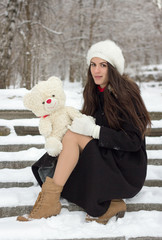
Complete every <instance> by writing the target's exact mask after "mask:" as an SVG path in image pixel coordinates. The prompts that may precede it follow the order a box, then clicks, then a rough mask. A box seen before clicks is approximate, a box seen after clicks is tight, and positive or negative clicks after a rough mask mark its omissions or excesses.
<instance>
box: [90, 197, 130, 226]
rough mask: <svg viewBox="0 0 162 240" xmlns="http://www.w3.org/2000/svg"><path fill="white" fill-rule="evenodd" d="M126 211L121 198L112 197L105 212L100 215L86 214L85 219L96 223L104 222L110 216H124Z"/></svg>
mask: <svg viewBox="0 0 162 240" xmlns="http://www.w3.org/2000/svg"><path fill="white" fill-rule="evenodd" d="M125 211H126V204H125V202H124V201H123V200H122V199H113V200H112V201H111V203H110V206H109V208H108V210H107V211H106V213H105V214H103V215H102V216H101V217H91V216H89V215H87V216H86V221H87V222H91V221H96V222H98V223H102V224H106V223H107V222H108V221H109V219H110V218H112V217H114V216H116V220H117V219H118V218H122V217H124V214H125Z"/></svg>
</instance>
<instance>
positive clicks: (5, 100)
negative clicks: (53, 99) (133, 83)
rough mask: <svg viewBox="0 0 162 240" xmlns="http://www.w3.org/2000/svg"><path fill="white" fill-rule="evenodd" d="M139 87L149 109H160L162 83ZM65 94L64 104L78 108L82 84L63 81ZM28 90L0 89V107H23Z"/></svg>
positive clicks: (146, 84) (147, 83) (80, 103)
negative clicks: (23, 100) (23, 99)
mask: <svg viewBox="0 0 162 240" xmlns="http://www.w3.org/2000/svg"><path fill="white" fill-rule="evenodd" d="M137 84H138V85H139V87H140V90H141V94H142V97H143V99H144V102H145V104H146V107H147V109H148V110H149V111H155V112H156V111H162V104H161V100H162V83H161V82H143V83H137ZM63 86H64V89H65V94H66V99H67V100H66V105H68V106H73V107H76V108H77V109H80V108H81V107H82V104H83V100H82V90H83V88H82V85H81V83H79V82H75V83H69V82H68V81H64V84H63ZM27 92H28V90H26V89H24V88H22V89H8V90H4V89H0V100H1V101H0V109H24V106H23V102H22V98H23V96H24V95H25V93H27Z"/></svg>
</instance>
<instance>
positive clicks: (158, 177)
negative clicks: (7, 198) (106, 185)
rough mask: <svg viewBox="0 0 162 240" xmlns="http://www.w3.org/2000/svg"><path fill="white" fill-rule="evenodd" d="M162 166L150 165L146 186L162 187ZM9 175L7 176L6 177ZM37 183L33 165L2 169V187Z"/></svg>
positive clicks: (0, 178)
mask: <svg viewBox="0 0 162 240" xmlns="http://www.w3.org/2000/svg"><path fill="white" fill-rule="evenodd" d="M161 173H162V166H152V165H150V166H148V169H147V176H146V181H145V186H158V187H162V174H161ZM6 176H7V177H6ZM32 185H37V182H36V180H35V178H34V175H33V173H32V170H31V167H26V168H22V169H8V168H4V169H0V188H9V187H28V186H32Z"/></svg>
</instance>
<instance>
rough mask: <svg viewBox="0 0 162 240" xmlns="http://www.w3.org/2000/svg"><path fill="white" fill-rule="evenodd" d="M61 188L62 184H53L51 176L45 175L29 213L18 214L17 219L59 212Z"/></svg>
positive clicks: (29, 218) (28, 219)
mask: <svg viewBox="0 0 162 240" xmlns="http://www.w3.org/2000/svg"><path fill="white" fill-rule="evenodd" d="M62 189H63V187H62V186H59V185H57V184H55V183H54V181H53V179H52V178H49V177H47V178H46V181H45V182H44V184H43V185H42V191H41V192H40V193H39V195H38V198H37V200H36V202H35V204H34V207H33V209H32V211H31V213H30V214H29V215H25V216H18V217H17V220H18V221H30V220H32V219H40V218H48V217H51V216H55V215H57V214H59V213H60V211H61V203H60V194H61V192H62Z"/></svg>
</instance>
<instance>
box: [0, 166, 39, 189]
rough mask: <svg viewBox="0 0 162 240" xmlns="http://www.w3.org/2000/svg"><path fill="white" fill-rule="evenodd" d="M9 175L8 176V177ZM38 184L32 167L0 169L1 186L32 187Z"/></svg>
mask: <svg viewBox="0 0 162 240" xmlns="http://www.w3.org/2000/svg"><path fill="white" fill-rule="evenodd" d="M6 176H7V177H6ZM33 185H37V181H36V180H35V178H34V175H33V173H32V170H31V167H27V168H22V169H8V168H4V169H1V170H0V188H11V187H30V186H33Z"/></svg>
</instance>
